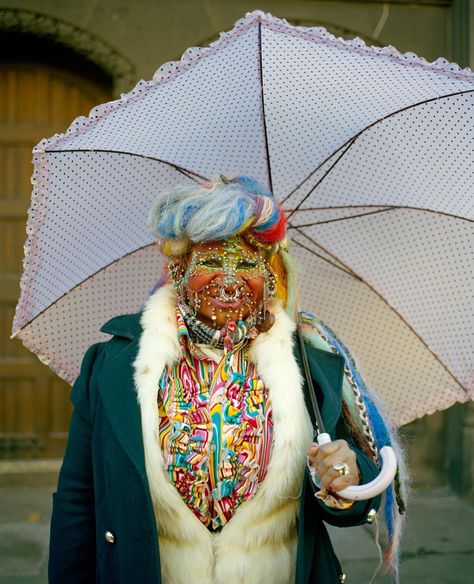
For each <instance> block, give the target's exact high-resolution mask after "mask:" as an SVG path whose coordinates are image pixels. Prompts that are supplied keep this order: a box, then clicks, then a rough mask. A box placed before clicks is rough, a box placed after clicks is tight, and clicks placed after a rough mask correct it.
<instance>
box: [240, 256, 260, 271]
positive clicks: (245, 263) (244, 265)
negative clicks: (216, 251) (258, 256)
mask: <svg viewBox="0 0 474 584" xmlns="http://www.w3.org/2000/svg"><path fill="white" fill-rule="evenodd" d="M237 267H238V268H240V269H243V270H252V269H253V268H256V267H257V260H249V259H243V260H240V261H239V263H238V264H237Z"/></svg>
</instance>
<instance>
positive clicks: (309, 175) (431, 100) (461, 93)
mask: <svg viewBox="0 0 474 584" xmlns="http://www.w3.org/2000/svg"><path fill="white" fill-rule="evenodd" d="M473 92H474V89H465V90H463V91H457V92H455V93H448V94H446V95H439V96H436V97H431V98H429V99H425V100H423V101H419V102H417V103H413V104H411V105H407V106H405V107H403V108H400V109H399V110H396V111H394V112H391V113H389V114H387V115H385V116H383V117H382V118H379V119H378V120H375V122H372V123H371V124H369V125H368V126H366V127H365V128H362V129H361V130H359V131H358V132H357V133H356V134H354V136H352V137H351V138H349V139H348V140H346V142H344V144H342V145H341V146H340V147H339V148H338V149H337V150H336V151H335V152H332V153H331V154H330V155H329V156H327V157H326V158H325V159H324V160H323V161H322V162H321V163H320V164H318V166H317V167H316V168H315V169H314V170H312V171H311V172H310V173H309V174H308V176H307V177H306V178H304V179H303V180H302V181H301V182H300V183H299V184H298V185H297V186H296V187H295V188H294V189H293V190H292V191H291V192H290V193H288V195H286V197H284V198H283V199H282V202H283V203H284V202H286V201H287V200H288V199H289V198H290V197H292V196H293V195H294V194H295V192H296V191H297V190H298V189H300V188H301V187H302V186H303V185H304V183H305V182H306V181H307V180H309V179H310V178H311V177H312V176H313V174H315V173H316V172H317V171H318V170H319V169H320V168H321V167H322V166H324V164H326V162H327V161H328V160H329V159H330V158H331V157H332V156H334V154H336V153H337V152H339V150H341V149H342V148H344V147H345V146H347V148H346V151H345V152H347V150H349V149H350V148H351V147H352V146H353V144H354V142H355V141H356V140H357V138H359V137H360V136H361V135H362V134H363V133H364V132H366V131H367V130H370V128H372V127H373V126H376V125H377V124H379V123H380V122H383V121H384V120H387V119H389V118H391V117H393V116H395V115H397V114H399V113H401V112H404V111H407V110H409V109H412V108H415V107H418V106H420V105H423V104H425V103H431V102H433V101H438V100H441V99H447V98H449V97H456V96H457V95H464V94H466V93H473ZM338 160H339V159H338ZM333 167H334V165H333V166H332V167H331V168H330V170H332V168H333ZM327 174H328V173H325V175H324V176H323V179H324V178H325V177H326V175H327ZM323 179H321V180H320V181H318V183H317V184H316V185H315V186H314V187H313V188H312V189H311V190H310V191H309V192H308V193H307V194H306V195H305V196H304V197H303V199H302V200H301V201H300V202H299V203H298V205H297V206H296V208H295V211H296V210H298V209H299V207H300V206H301V205H302V204H303V203H304V201H306V199H307V198H308V197H309V196H310V194H311V193H312V192H313V191H314V189H315V188H316V187H317V186H319V184H320V183H321V182H322V180H323Z"/></svg>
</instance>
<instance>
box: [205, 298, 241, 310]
mask: <svg viewBox="0 0 474 584" xmlns="http://www.w3.org/2000/svg"><path fill="white" fill-rule="evenodd" d="M209 300H211V301H212V303H213V304H214V305H215V306H217V307H218V308H223V309H225V310H235V309H237V308H240V306H241V305H242V304H243V301H244V299H243V298H239V299H238V300H232V301H227V300H225V301H224V300H221V299H219V298H213V297H211V298H209Z"/></svg>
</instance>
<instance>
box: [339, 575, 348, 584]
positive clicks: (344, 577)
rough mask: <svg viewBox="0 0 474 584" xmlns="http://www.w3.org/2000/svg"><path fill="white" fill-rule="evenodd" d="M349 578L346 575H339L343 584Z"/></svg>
mask: <svg viewBox="0 0 474 584" xmlns="http://www.w3.org/2000/svg"><path fill="white" fill-rule="evenodd" d="M346 578H347V576H346V575H345V574H339V582H341V584H343V583H344V582H345V581H346Z"/></svg>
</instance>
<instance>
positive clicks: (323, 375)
mask: <svg viewBox="0 0 474 584" xmlns="http://www.w3.org/2000/svg"><path fill="white" fill-rule="evenodd" d="M305 348H306V354H307V356H308V362H309V366H310V369H311V377H312V378H313V381H314V382H316V383H315V390H316V397H317V400H318V404H319V407H320V409H321V415H322V417H323V420H324V423H325V425H326V428H325V429H326V432H328V433H329V434H331V433H332V432H333V431H334V428H335V427H336V422H337V420H338V419H339V416H340V414H341V393H342V381H343V377H344V360H343V358H342V357H340V356H339V355H336V354H335V353H329V352H327V351H324V350H322V349H317V348H316V347H312V346H311V345H309V344H307V343H305ZM294 351H295V357H296V361H297V363H298V366H299V368H300V371H301V374H302V375H303V372H304V368H303V363H302V359H301V352H300V347H299V343H294ZM303 377H304V376H303ZM303 390H304V396H305V401H306V407H307V408H308V412H309V413H310V416H311V419H312V420H313V413H312V407H311V400H310V397H309V391H310V389H309V387H308V384H307V381H306V379H305V380H304V387H303ZM313 424H314V420H313Z"/></svg>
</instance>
